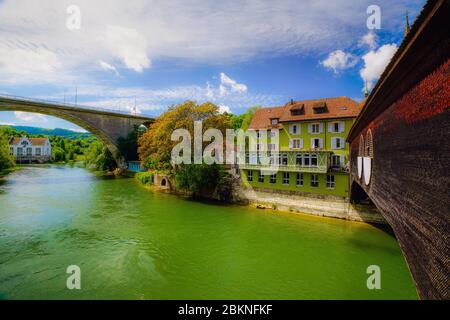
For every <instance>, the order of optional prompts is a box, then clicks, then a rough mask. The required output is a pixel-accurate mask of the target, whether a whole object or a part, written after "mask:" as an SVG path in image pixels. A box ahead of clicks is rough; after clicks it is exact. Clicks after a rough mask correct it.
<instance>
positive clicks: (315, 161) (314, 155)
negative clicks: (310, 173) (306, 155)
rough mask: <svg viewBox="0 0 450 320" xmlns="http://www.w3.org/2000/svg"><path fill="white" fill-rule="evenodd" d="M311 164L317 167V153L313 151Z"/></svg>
mask: <svg viewBox="0 0 450 320" xmlns="http://www.w3.org/2000/svg"><path fill="white" fill-rule="evenodd" d="M311 166H312V167H317V154H315V153H313V154H312V155H311Z"/></svg>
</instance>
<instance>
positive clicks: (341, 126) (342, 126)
mask: <svg viewBox="0 0 450 320" xmlns="http://www.w3.org/2000/svg"><path fill="white" fill-rule="evenodd" d="M344 131H345V122H340V123H339V132H344Z"/></svg>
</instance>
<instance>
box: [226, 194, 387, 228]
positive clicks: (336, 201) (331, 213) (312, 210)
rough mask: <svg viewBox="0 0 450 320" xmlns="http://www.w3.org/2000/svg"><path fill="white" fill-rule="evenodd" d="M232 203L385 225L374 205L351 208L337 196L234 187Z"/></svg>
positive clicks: (353, 206)
mask: <svg viewBox="0 0 450 320" xmlns="http://www.w3.org/2000/svg"><path fill="white" fill-rule="evenodd" d="M234 201H235V202H239V203H245V202H246V203H248V204H249V205H251V206H254V207H257V208H261V209H264V208H267V209H274V210H281V211H289V212H297V213H306V214H312V215H316V216H324V217H332V218H338V219H345V220H351V221H363V222H370V223H378V224H386V221H385V220H384V218H383V217H382V216H381V214H380V213H379V211H378V210H377V209H376V208H375V207H374V206H370V205H359V204H358V205H354V204H351V203H349V202H348V201H347V199H344V198H338V197H324V196H322V197H318V196H315V197H311V196H309V195H306V194H301V193H294V192H280V191H279V190H277V191H273V190H270V189H269V190H266V189H249V188H245V187H242V186H236V187H235V190H234Z"/></svg>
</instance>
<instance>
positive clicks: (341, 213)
mask: <svg viewBox="0 0 450 320" xmlns="http://www.w3.org/2000/svg"><path fill="white" fill-rule="evenodd" d="M135 178H136V180H137V181H138V182H139V183H140V184H142V185H144V186H146V188H147V189H148V190H150V191H152V192H165V193H171V194H174V195H177V196H183V197H189V196H192V194H190V193H189V192H185V191H180V190H177V189H176V186H175V182H174V181H173V179H171V177H170V176H169V175H167V173H164V174H158V173H156V172H142V173H138V174H136V176H135ZM195 196H196V198H197V199H201V198H205V199H212V200H216V201H218V200H219V198H218V196H217V194H216V193H215V192H214V190H206V191H205V192H202V193H200V194H196V195H195ZM229 202H230V203H232V204H239V205H249V206H251V207H254V208H258V209H272V210H277V211H284V212H292V213H301V214H309V215H314V216H320V217H328V218H336V219H342V220H348V221H358V222H366V223H372V224H380V225H385V224H387V223H386V220H385V219H384V218H383V216H382V215H381V214H380V212H379V211H378V210H377V208H376V207H375V206H370V205H362V204H351V203H349V202H348V200H347V199H344V198H339V197H318V196H316V197H314V196H313V195H308V194H299V193H296V192H286V191H279V190H278V191H273V190H267V189H253V188H248V187H245V186H243V185H242V184H241V183H240V179H237V178H236V179H234V181H233V192H232V196H231V199H230V201H229Z"/></svg>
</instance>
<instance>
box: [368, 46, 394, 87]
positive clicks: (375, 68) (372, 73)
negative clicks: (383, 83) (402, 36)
mask: <svg viewBox="0 0 450 320" xmlns="http://www.w3.org/2000/svg"><path fill="white" fill-rule="evenodd" d="M396 51H397V45H395V44H385V45H383V46H381V47H380V48H378V49H377V50H371V51H369V52H368V53H366V54H365V55H364V56H363V57H362V59H363V60H364V67H363V68H362V69H361V70H360V72H359V73H360V75H361V78H362V79H363V80H364V82H365V83H367V85H368V87H369V89H371V88H372V87H373V86H374V82H375V81H376V80H378V78H379V77H380V75H381V73H383V71H384V69H385V68H386V66H387V64H388V63H389V61H390V60H391V58H392V56H393V55H394V53H395V52H396Z"/></svg>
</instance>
